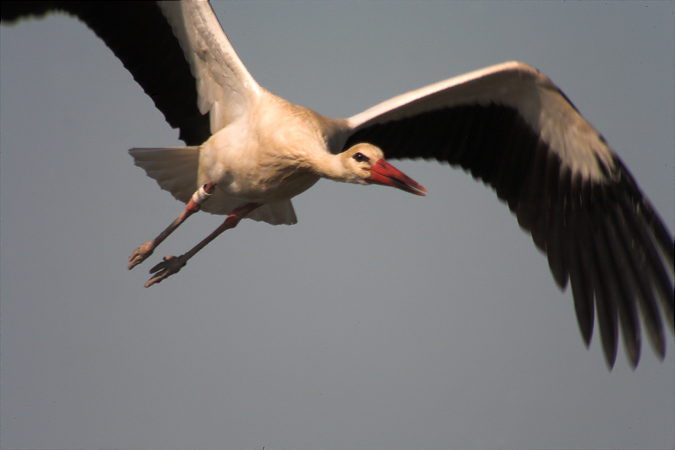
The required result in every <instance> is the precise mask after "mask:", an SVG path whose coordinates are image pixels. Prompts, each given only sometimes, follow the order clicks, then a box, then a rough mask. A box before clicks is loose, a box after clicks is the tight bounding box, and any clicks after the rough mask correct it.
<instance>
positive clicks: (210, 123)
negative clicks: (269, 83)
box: [1, 1, 260, 145]
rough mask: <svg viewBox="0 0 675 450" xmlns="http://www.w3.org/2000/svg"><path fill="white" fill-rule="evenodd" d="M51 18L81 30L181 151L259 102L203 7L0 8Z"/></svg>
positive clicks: (6, 14) (8, 13)
mask: <svg viewBox="0 0 675 450" xmlns="http://www.w3.org/2000/svg"><path fill="white" fill-rule="evenodd" d="M52 11H64V12H67V13H69V14H72V15H74V16H76V17H77V18H79V19H80V20H82V21H83V22H84V23H86V24H87V26H88V27H89V28H91V29H92V30H93V31H94V32H95V33H96V34H97V35H98V36H99V37H100V38H101V39H102V40H103V41H104V42H105V43H106V45H107V46H108V47H109V48H110V49H111V50H112V51H113V52H114V53H115V55H116V56H117V57H118V58H119V59H120V60H121V61H122V63H123V64H124V66H125V67H126V68H127V70H129V72H131V74H132V75H133V77H134V79H135V80H136V81H137V82H138V83H139V84H140V85H141V87H142V88H143V90H144V91H145V93H146V94H148V95H149V96H150V97H151V98H152V100H153V101H154V103H155V106H156V107H157V109H159V110H160V111H161V112H162V113H163V114H164V117H165V118H166V121H167V122H168V123H169V124H170V125H171V126H172V127H174V128H178V129H179V130H180V135H179V137H180V139H182V140H183V141H185V143H186V144H187V145H200V144H202V143H203V142H204V141H206V139H208V138H209V136H211V134H213V133H215V132H216V131H218V130H219V129H221V128H222V127H223V126H225V125H226V124H227V123H229V122H230V121H232V120H234V119H235V118H236V117H238V116H239V115H241V114H245V113H246V112H247V111H248V108H249V106H250V104H251V102H252V101H254V100H255V98H256V97H257V96H258V95H259V92H260V87H259V86H258V84H257V83H256V82H255V80H254V79H253V78H252V77H251V75H250V74H249V73H248V71H247V70H246V68H245V67H244V65H243V64H242V63H241V61H240V60H239V57H238V56H237V54H236V52H235V51H234V49H233V48H232V45H231V44H230V42H229V41H228V39H227V37H226V36H225V33H224V32H223V29H222V27H221V26H220V23H219V22H218V19H217V18H216V16H215V14H214V13H213V10H212V9H211V6H210V5H209V3H208V2H205V1H182V2H148V1H133V2H117V1H109V2H69V1H53V2H29V1H19V2H3V4H2V17H1V18H2V20H3V21H6V22H9V21H13V20H17V19H19V18H21V17H23V16H27V15H43V14H47V13H49V12H52ZM149 61H151V62H152V63H148V62H149Z"/></svg>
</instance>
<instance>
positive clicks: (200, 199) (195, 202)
mask: <svg viewBox="0 0 675 450" xmlns="http://www.w3.org/2000/svg"><path fill="white" fill-rule="evenodd" d="M215 188H216V183H212V182H211V183H206V184H205V185H204V186H202V187H200V188H199V189H198V190H197V191H196V192H195V193H194V194H192V198H191V199H190V201H189V202H188V204H187V205H186V206H185V209H184V210H183V212H182V213H180V215H179V216H178V217H177V218H176V220H174V221H173V222H171V225H169V226H168V227H166V229H165V230H164V231H162V232H161V233H160V234H159V236H157V237H156V238H155V239H153V240H152V241H148V242H146V243H145V244H143V245H141V246H140V247H138V248H137V249H136V250H134V252H133V253H132V254H131V256H130V257H129V267H128V269H129V270H131V269H133V268H134V267H136V266H137V265H139V264H140V263H142V262H143V261H145V260H146V259H147V257H148V256H150V255H152V252H153V251H154V250H155V248H157V246H158V245H159V244H161V243H162V241H163V240H164V239H166V238H167V237H168V236H169V235H170V234H171V233H173V232H174V230H175V229H176V228H178V227H179V226H180V224H182V223H183V222H185V220H186V219H187V218H188V217H190V216H191V215H193V214H194V213H196V212H197V211H199V210H200V209H201V208H202V206H201V205H202V203H204V202H205V201H206V200H208V198H209V197H210V196H211V194H212V193H213V190H214V189H215Z"/></svg>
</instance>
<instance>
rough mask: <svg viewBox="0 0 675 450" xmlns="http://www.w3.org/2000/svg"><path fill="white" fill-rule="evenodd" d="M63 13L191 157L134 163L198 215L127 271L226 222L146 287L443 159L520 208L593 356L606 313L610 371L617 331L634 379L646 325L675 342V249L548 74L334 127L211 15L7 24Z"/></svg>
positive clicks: (445, 85) (192, 11)
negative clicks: (242, 235)
mask: <svg viewBox="0 0 675 450" xmlns="http://www.w3.org/2000/svg"><path fill="white" fill-rule="evenodd" d="M52 10H64V11H66V12H68V13H71V14H73V15H75V16H77V17H78V18H79V19H80V20H82V21H84V22H85V23H86V24H87V25H88V26H89V27H90V28H91V29H92V30H93V31H94V32H95V33H96V34H97V35H98V36H99V37H100V38H101V39H103V40H104V42H105V43H106V44H107V45H108V47H109V48H110V49H111V50H112V51H113V52H114V53H115V55H116V56H117V57H118V58H119V59H120V60H121V61H122V63H123V64H124V66H125V67H126V68H127V69H128V70H129V71H130V72H131V74H132V75H133V76H134V78H135V79H136V81H137V82H138V83H139V84H140V85H141V86H142V88H143V89H144V90H145V92H146V93H147V94H148V95H149V96H150V97H151V98H152V100H153V101H154V103H155V105H156V106H157V108H158V109H159V110H160V111H161V112H162V113H163V114H164V116H165V118H166V120H167V122H168V123H169V124H170V125H171V126H172V127H175V128H178V129H179V130H180V138H181V139H182V140H183V141H184V142H185V143H186V145H187V146H186V147H177V148H136V149H131V150H130V153H131V155H132V156H133V158H134V161H135V163H136V165H138V166H140V167H142V168H143V169H144V170H145V171H146V172H147V174H148V175H149V176H150V177H152V178H153V179H155V180H156V181H157V182H158V184H159V185H160V187H161V188H162V189H165V190H167V191H169V192H171V194H172V195H173V196H174V197H175V198H177V199H178V200H180V201H182V202H184V203H187V206H186V208H185V210H184V211H183V213H182V214H181V215H180V216H179V217H178V218H177V219H176V220H175V221H174V222H173V223H172V224H171V225H170V226H169V227H168V228H167V229H166V230H164V231H163V232H162V233H161V234H160V235H159V236H157V237H156V238H155V239H153V240H152V241H149V242H146V243H145V244H143V245H142V246H140V247H139V248H138V249H136V250H135V251H134V252H133V254H132V255H131V256H130V258H129V269H131V268H133V267H135V266H136V265H138V264H140V263H141V262H143V261H144V260H145V259H146V258H147V257H148V256H150V255H151V254H152V252H153V250H154V249H155V248H156V247H157V246H158V245H159V244H160V243H161V242H162V241H163V240H164V239H165V238H166V237H167V236H168V235H169V234H170V233H171V232H172V231H173V230H175V228H176V227H178V226H179V225H180V224H181V223H182V222H183V221H184V220H185V219H186V218H187V217H189V216H190V215H191V214H193V213H194V212H197V211H199V210H200V209H203V210H205V211H207V212H210V213H213V214H223V215H227V218H226V219H225V221H224V223H223V224H222V225H221V226H220V227H219V228H217V229H216V230H215V231H214V232H213V233H212V234H211V235H209V236H208V237H207V238H205V239H204V240H203V241H201V242H200V243H199V244H197V245H196V246H195V247H194V248H193V249H191V250H190V251H188V252H187V253H185V254H183V255H181V256H178V257H167V258H165V259H164V261H162V262H160V263H159V264H157V265H156V266H154V267H153V268H152V269H151V273H153V276H152V278H151V279H150V280H149V281H148V282H147V283H146V287H147V286H151V285H153V284H155V283H159V282H160V281H162V280H163V279H165V278H167V277H169V276H170V275H172V274H174V273H176V272H178V271H179V270H180V269H181V268H182V267H183V266H185V264H186V262H187V261H188V260H189V259H190V258H191V257H192V256H194V254H195V253H197V252H198V251H199V250H200V249H201V248H203V247H204V246H205V245H206V244H208V243H209V242H210V241H211V240H213V239H214V238H215V237H216V236H218V235H219V234H220V233H222V232H223V231H225V230H226V229H229V228H233V227H235V226H236V225H237V224H238V223H239V221H240V220H241V219H242V218H244V217H246V218H250V219H254V220H258V221H264V222H267V223H270V224H273V225H276V224H293V223H295V222H296V216H295V212H294V210H293V206H292V203H291V198H293V197H294V196H296V195H298V194H300V193H302V192H304V191H305V190H306V189H308V188H309V187H311V186H312V185H313V184H314V183H316V182H317V181H318V180H319V179H320V178H328V179H331V180H335V181H342V182H350V183H358V184H373V183H375V184H384V185H389V186H393V187H396V188H399V189H402V190H404V191H407V192H410V193H414V194H418V195H424V192H425V189H424V188H423V187H422V186H421V185H420V184H418V183H417V182H415V181H414V180H412V179H410V178H409V177H407V176H406V175H404V174H403V173H401V172H400V171H398V170H397V169H395V168H394V167H393V166H391V165H390V164H389V163H388V162H386V160H388V159H403V158H413V159H416V158H425V159H436V160H438V161H441V162H448V163H450V164H451V165H453V166H460V167H462V168H463V169H465V170H467V171H470V172H471V174H472V175H473V176H474V177H475V178H478V179H480V180H482V181H483V182H485V183H486V184H489V185H490V186H492V187H493V188H494V190H495V191H496V193H497V195H498V197H499V198H500V199H502V200H504V201H506V202H507V203H508V205H509V207H510V209H511V210H512V211H513V212H514V213H515V214H516V216H517V218H518V222H519V224H520V225H521V226H522V227H523V228H525V229H527V230H529V231H530V232H531V234H532V238H533V240H534V243H535V244H536V246H537V247H538V248H540V249H541V250H543V251H544V252H546V254H547V256H548V262H549V266H550V269H551V272H552V274H553V278H554V280H555V282H556V283H557V284H558V286H559V287H560V288H563V289H564V288H565V287H566V285H567V283H568V281H569V283H570V284H571V288H572V293H573V297H574V305H575V311H576V315H577V320H578V324H579V327H580V331H581V334H582V337H583V339H584V341H585V342H586V344H587V345H588V343H589V342H590V339H591V335H592V330H593V323H594V315H595V313H596V312H597V315H598V323H599V326H600V334H601V338H602V343H603V349H604V353H605V357H606V360H607V363H608V365H609V366H610V367H611V366H612V365H613V364H614V360H615V357H616V351H617V341H618V329H619V326H620V328H621V330H622V334H623V337H624V342H625V346H626V350H627V353H628V355H629V359H630V361H631V363H632V365H633V366H636V365H637V363H638V360H639V355H640V343H641V331H640V324H639V316H640V315H641V316H642V318H643V322H644V324H645V326H646V329H647V333H648V335H649V338H650V341H651V343H652V344H653V346H654V348H655V349H656V352H657V353H658V355H659V356H660V357H661V358H663V356H664V354H665V336H664V331H663V325H662V319H661V317H662V315H663V316H665V317H666V322H667V323H668V325H669V327H670V328H671V330H673V329H675V319H674V317H675V312H674V311H675V306H674V300H673V277H674V275H673V273H674V271H675V269H674V262H673V259H674V257H673V239H672V237H671V236H670V235H669V233H668V231H667V229H666V227H665V226H664V225H663V223H662V221H661V219H660V218H659V216H658V214H657V213H656V211H655V210H654V208H653V207H652V206H651V204H650V202H649V201H648V199H647V198H646V197H645V196H644V194H642V192H641V191H640V189H639V187H638V186H637V184H636V183H635V181H634V180H633V178H632V177H631V175H630V173H629V172H628V170H627V169H626V167H625V166H624V165H623V164H622V162H621V160H620V159H619V157H618V156H617V155H616V153H614V151H613V150H612V149H611V148H610V147H609V146H608V145H607V142H606V141H605V139H604V138H603V137H602V136H601V135H600V134H599V133H598V132H597V131H596V130H595V129H594V128H593V127H592V126H591V125H590V124H589V123H588V122H587V121H586V120H585V119H584V118H583V117H582V116H581V114H580V113H579V112H578V111H577V110H576V108H575V107H574V106H573V105H572V103H571V102H570V101H569V100H568V99H567V97H566V96H565V95H564V94H563V93H562V91H561V90H560V89H559V88H558V87H557V86H556V85H554V84H553V83H552V82H551V81H550V80H549V79H548V78H547V77H546V76H544V75H543V74H541V73H540V72H538V71H537V70H536V69H533V68H532V67H530V66H528V65H526V64H523V63H519V62H508V63H504V64H499V65H496V66H492V67H488V68H485V69H482V70H478V71H475V72H471V73H468V74H465V75H462V76H459V77H455V78H450V79H448V80H445V81H441V82H439V83H436V84H433V85H430V86H426V87H423V88H420V89H417V90H415V91H411V92H408V93H405V94H403V95H400V96H398V97H395V98H392V99H390V100H387V101H385V102H383V103H380V104H379V105H376V106H374V107H372V108H370V109H368V110H366V111H364V112H361V113H359V114H356V115H354V116H352V117H349V118H347V119H332V118H329V117H325V116H322V115H320V114H318V113H316V112H314V111H312V110H309V109H307V108H304V107H301V106H298V105H294V104H292V103H289V102H287V101H285V100H283V99H281V98H279V97H277V96H275V95H273V94H272V93H270V92H268V91H267V90H265V89H264V88H262V87H261V86H259V85H258V84H257V83H256V81H255V80H254V79H253V77H252V76H251V75H250V74H249V73H248V71H247V70H246V68H245V67H244V65H243V64H242V62H241V61H240V60H239V58H238V56H237V54H236V52H235V51H234V49H233V48H232V46H231V44H230V42H229V41H228V39H227V37H226V36H225V33H224V32H223V30H222V28H221V26H220V24H219V22H218V19H217V18H216V16H215V14H214V13H213V11H212V9H211V7H210V5H209V4H208V3H207V2H202V1H182V2H133V3H126V4H125V3H116V2H104V3H90V2H44V3H43V2H4V3H3V8H2V20H3V21H13V20H16V19H17V18H19V17H22V16H26V15H41V14H45V13H48V12H50V11H52Z"/></svg>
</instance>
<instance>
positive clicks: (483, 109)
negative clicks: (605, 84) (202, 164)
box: [343, 75, 675, 369]
mask: <svg viewBox="0 0 675 450" xmlns="http://www.w3.org/2000/svg"><path fill="white" fill-rule="evenodd" d="M541 77H543V75H541ZM517 78H518V77H517ZM544 78H545V77H544ZM519 79H521V80H523V81H522V83H530V84H531V83H532V80H529V81H528V77H522V76H521V77H519ZM511 81H513V80H511ZM546 81H548V80H547V79H546ZM548 83H550V81H548ZM516 84H518V83H516ZM551 86H553V85H552V83H550V85H549V86H547V89H550V88H551ZM555 89H556V90H557V88H555ZM420 91H422V90H420ZM460 91H461V89H460ZM522 92H523V93H528V92H529V93H531V92H534V90H533V89H529V88H528V89H523V90H522ZM557 93H558V95H559V96H560V97H561V98H562V99H563V102H565V104H566V105H567V106H565V108H566V110H565V114H569V115H576V116H577V117H574V120H573V121H572V122H575V123H576V122H577V119H580V120H581V122H582V123H584V124H587V122H586V121H585V120H583V119H582V118H581V116H580V115H579V113H578V112H577V111H576V109H575V108H574V107H573V105H572V104H571V103H569V101H568V100H567V99H566V97H564V95H563V94H562V92H560V91H559V90H557ZM424 95H427V94H424ZM433 95H434V94H433V93H432V94H431V96H433ZM443 95H447V93H446V94H443ZM462 95H463V94H462ZM500 95H501V94H500ZM523 95H529V94H523ZM401 97H404V96H401ZM495 97H499V95H495ZM418 98H420V97H418ZM512 100H513V99H512V98H511V99H510V100H509V102H512ZM527 100H528V101H524V102H523V103H522V104H523V105H525V104H527V105H532V104H533V103H539V99H537V101H536V102H532V101H529V100H531V99H527ZM423 101H425V102H427V104H430V105H432V106H431V107H427V108H424V109H425V110H424V111H423V112H420V107H419V106H416V105H412V107H410V110H411V111H413V112H412V113H410V114H406V113H405V112H404V111H403V110H405V109H406V108H407V107H408V105H406V104H405V102H401V101H398V103H399V105H398V106H397V105H394V106H395V108H392V109H390V110H386V108H380V109H381V110H383V113H382V114H381V115H379V116H377V115H373V114H371V115H370V117H367V120H364V121H363V123H361V124H358V126H356V127H354V131H353V132H352V134H351V135H350V136H349V137H348V138H347V140H346V142H345V144H344V145H343V148H344V149H347V148H349V147H351V146H352V145H354V144H357V143H359V142H369V143H371V144H373V145H376V146H378V147H380V148H381V149H382V150H383V151H384V153H385V157H386V158H392V159H403V158H409V159H417V158H423V159H427V160H431V159H434V160H437V161H440V162H444V163H449V164H450V165H452V166H459V167H461V168H462V169H464V170H465V171H467V172H469V173H471V175H472V176H473V177H474V178H475V179H477V180H481V181H483V182H484V183H485V184H487V185H489V186H491V187H492V188H493V189H494V190H495V191H496V193H497V196H498V197H499V198H500V199H501V200H502V201H505V202H506V203H508V205H509V208H510V209H511V211H512V212H513V213H515V215H516V216H517V219H518V223H519V224H520V226H521V227H522V228H523V229H525V230H526V231H529V232H530V233H531V235H532V239H533V241H534V243H535V245H536V246H537V247H538V248H539V249H541V250H542V251H543V252H545V253H546V254H547V257H548V263H549V267H550V269H551V273H552V275H553V278H554V280H555V281H556V283H557V285H558V286H559V287H560V288H561V289H563V290H564V289H565V287H566V285H567V282H568V280H569V281H570V284H571V288H572V294H573V298H574V306H575V312H576V316H577V321H578V325H579V329H580V331H581V334H582V337H583V339H584V342H585V343H586V346H588V345H589V344H590V340H591V336H592V334H593V323H594V314H596V313H597V316H598V324H599V327H600V335H601V341H602V346H603V350H604V355H605V359H606V362H607V365H608V367H609V368H610V369H611V368H612V367H613V365H614V362H615V359H616V352H617V341H618V330H619V327H620V328H621V331H622V333H621V334H622V336H623V341H624V344H625V348H626V351H627V354H628V358H629V361H630V363H631V364H632V367H633V368H635V367H636V366H637V364H638V361H639V358H640V347H641V332H640V324H639V319H638V316H639V315H641V316H642V321H643V324H644V327H645V328H646V330H647V334H648V335H649V338H650V342H651V343H652V346H653V347H654V349H655V351H656V353H657V354H658V355H659V357H660V358H661V359H663V357H664V355H665V336H664V332H663V326H662V323H661V313H663V314H664V315H665V317H666V320H667V321H668V323H669V324H670V328H671V330H672V331H674V332H675V320H674V317H675V301H674V300H673V278H674V275H673V271H674V269H673V238H672V237H671V236H670V234H669V233H668V231H667V229H666V227H665V225H664V224H663V221H662V220H661V218H660V217H659V216H658V214H657V213H656V211H655V209H654V208H653V206H652V205H651V203H650V202H649V200H648V199H647V197H646V196H645V195H644V194H643V193H642V192H641V191H640V189H639V187H638V186H637V184H636V183H635V181H634V180H633V177H632V176H631V175H630V173H629V172H628V169H627V168H626V167H625V166H624V165H623V163H622V162H621V160H620V159H619V158H618V156H617V155H616V154H615V153H614V152H613V151H611V150H610V149H609V148H608V147H606V149H605V154H604V155H603V158H601V157H599V156H598V152H595V153H593V154H594V155H595V160H596V161H597V164H598V166H599V168H600V170H601V172H602V178H601V180H600V181H598V180H595V181H594V180H593V177H590V176H587V175H583V172H580V171H576V172H575V173H573V172H572V169H570V167H569V164H565V163H564V161H563V159H562V157H561V156H560V152H559V151H557V150H556V149H554V148H552V147H551V145H549V144H548V143H547V142H545V140H544V139H543V138H542V137H541V135H542V133H541V132H540V130H538V129H535V127H533V126H532V125H529V124H528V122H527V121H526V120H525V119H524V115H526V114H522V113H521V108H519V106H518V104H516V105H515V106H510V105H507V104H503V103H499V102H497V101H494V102H489V101H486V100H485V95H483V94H481V95H480V98H479V99H478V100H476V101H473V102H471V101H469V100H468V99H467V100H466V102H464V100H461V101H455V100H450V101H446V102H439V101H434V100H433V99H432V100H428V99H424V100H423ZM385 103H387V102H385ZM390 103H394V104H395V103H397V99H392V101H390ZM412 103H414V100H413V101H412V102H410V103H409V105H411V104H412ZM420 103H421V102H420ZM443 103H445V105H444V104H443ZM504 103H508V102H504ZM447 105H449V106H447ZM542 107H544V108H545V107H546V106H545V105H544V106H542ZM556 107H557V108H560V106H559V105H558V106H556ZM376 108H378V107H375V108H373V109H374V110H375V109H376ZM384 110H386V111H384ZM363 115H368V112H366V113H363ZM355 117H357V116H355ZM588 127H590V125H588ZM596 133H597V132H596ZM596 138H598V139H599V140H600V141H601V142H602V143H604V139H603V138H602V137H601V136H599V135H597V134H596ZM589 150H590V151H594V150H592V149H589ZM608 159H609V161H610V162H611V163H610V164H607V160H608ZM657 299H658V300H657ZM659 304H660V307H661V309H659ZM638 311H639V313H638Z"/></svg>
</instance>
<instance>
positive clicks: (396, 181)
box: [366, 159, 427, 196]
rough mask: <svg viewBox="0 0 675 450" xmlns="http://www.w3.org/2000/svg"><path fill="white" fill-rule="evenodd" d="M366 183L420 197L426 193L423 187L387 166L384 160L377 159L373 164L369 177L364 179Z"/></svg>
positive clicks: (389, 165)
mask: <svg viewBox="0 0 675 450" xmlns="http://www.w3.org/2000/svg"><path fill="white" fill-rule="evenodd" d="M366 182H367V183H373V184H383V185H385V186H391V187H395V188H398V189H400V190H402V191H406V192H410V193H411V194H415V195H421V196H424V195H425V194H424V193H425V192H426V191H427V190H426V189H424V186H422V185H421V184H419V183H418V182H417V181H415V180H413V179H412V178H410V177H409V176H408V175H406V174H404V173H403V172H401V171H400V170H398V169H397V168H396V167H394V166H392V165H391V164H389V163H388V162H387V161H385V160H384V159H378V160H377V161H376V162H375V164H373V166H372V167H371V168H370V177H369V178H366Z"/></svg>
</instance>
